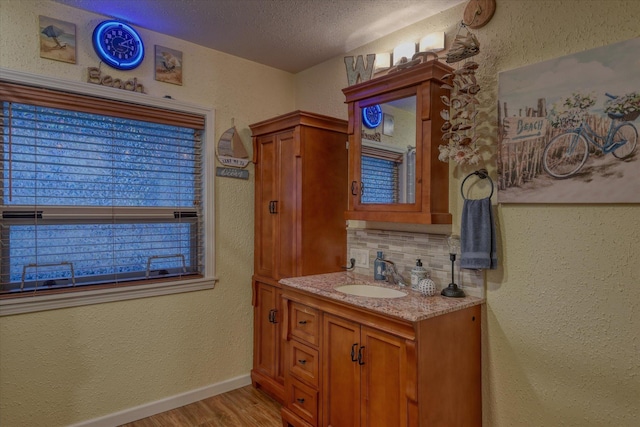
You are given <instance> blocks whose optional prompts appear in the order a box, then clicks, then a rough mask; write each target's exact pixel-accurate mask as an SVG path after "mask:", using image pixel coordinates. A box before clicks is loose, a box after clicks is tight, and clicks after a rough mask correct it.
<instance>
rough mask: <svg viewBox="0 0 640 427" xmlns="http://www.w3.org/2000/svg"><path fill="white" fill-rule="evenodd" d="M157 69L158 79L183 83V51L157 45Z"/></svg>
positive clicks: (172, 82) (177, 83)
mask: <svg viewBox="0 0 640 427" xmlns="http://www.w3.org/2000/svg"><path fill="white" fill-rule="evenodd" d="M155 70H156V77H155V79H156V80H158V81H160V82H165V83H171V84H174V85H182V52H180V51H178V50H174V49H169V48H168V47H164V46H158V45H156V51H155Z"/></svg>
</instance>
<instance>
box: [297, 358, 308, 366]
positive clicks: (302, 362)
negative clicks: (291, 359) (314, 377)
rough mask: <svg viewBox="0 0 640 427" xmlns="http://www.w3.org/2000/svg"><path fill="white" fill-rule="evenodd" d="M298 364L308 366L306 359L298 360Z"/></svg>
mask: <svg viewBox="0 0 640 427" xmlns="http://www.w3.org/2000/svg"><path fill="white" fill-rule="evenodd" d="M298 363H299V364H301V365H306V363H307V361H306V360H304V359H298Z"/></svg>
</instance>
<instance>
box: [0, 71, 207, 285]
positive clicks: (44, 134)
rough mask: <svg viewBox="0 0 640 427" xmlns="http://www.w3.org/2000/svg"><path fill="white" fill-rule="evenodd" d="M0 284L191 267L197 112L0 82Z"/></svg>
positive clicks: (196, 228) (198, 261)
mask: <svg viewBox="0 0 640 427" xmlns="http://www.w3.org/2000/svg"><path fill="white" fill-rule="evenodd" d="M0 102H2V117H1V118H2V128H1V130H2V142H3V144H2V145H3V161H2V187H1V191H2V216H3V218H2V227H1V234H0V239H1V242H2V246H1V249H0V250H1V254H0V255H1V258H0V261H1V263H0V277H1V288H0V292H1V293H2V294H4V295H5V296H11V295H19V294H21V293H25V292H34V291H35V292H38V293H41V292H61V291H69V290H74V289H79V288H86V287H88V286H92V287H94V288H95V287H96V286H122V285H131V284H137V283H148V282H149V281H153V280H163V279H168V278H170V279H171V280H176V279H180V278H193V277H194V276H197V275H201V274H202V273H203V270H204V265H203V246H204V244H203V240H204V226H203V220H202V218H203V212H202V148H201V139H202V138H201V136H202V131H203V130H204V119H203V118H202V117H200V116H197V115H190V114H185V113H179V112H173V111H166V110H161V109H158V108H154V107H145V106H140V105H134V104H126V103H121V102H117V101H111V100H104V99H99V98H92V97H86V96H82V95H76V94H67V93H64V92H57V91H51V90H44V89H38V88H32V87H28V86H21V85H14V84H7V83H2V82H0Z"/></svg>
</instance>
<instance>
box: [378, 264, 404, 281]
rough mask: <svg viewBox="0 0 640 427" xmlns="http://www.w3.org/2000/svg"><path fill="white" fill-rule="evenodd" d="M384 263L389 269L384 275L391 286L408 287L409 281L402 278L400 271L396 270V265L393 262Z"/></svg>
mask: <svg viewBox="0 0 640 427" xmlns="http://www.w3.org/2000/svg"><path fill="white" fill-rule="evenodd" d="M382 262H384V263H385V264H386V265H387V269H386V270H385V271H384V272H383V273H382V274H383V275H384V277H385V278H386V279H387V282H388V283H389V284H391V285H400V286H407V281H406V280H405V279H404V277H402V274H400V273H399V272H398V269H397V268H396V265H395V263H394V262H393V261H389V260H387V259H383V260H382Z"/></svg>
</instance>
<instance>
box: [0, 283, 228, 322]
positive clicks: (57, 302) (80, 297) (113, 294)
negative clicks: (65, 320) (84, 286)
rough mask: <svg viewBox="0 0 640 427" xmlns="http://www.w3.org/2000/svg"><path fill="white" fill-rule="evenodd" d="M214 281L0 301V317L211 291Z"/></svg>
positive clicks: (126, 287)
mask: <svg viewBox="0 0 640 427" xmlns="http://www.w3.org/2000/svg"><path fill="white" fill-rule="evenodd" d="M216 281H217V279H216V278H215V277H204V278H201V279H194V280H189V281H179V282H163V283H154V284H149V285H138V286H122V287H118V288H113V289H99V290H87V291H82V292H68V293H62V294H57V295H38V296H36V295H34V296H33V297H23V298H14V299H5V300H0V317H2V316H11V315H14V314H23V313H34V312H37V311H47V310H56V309H58V308H68V307H79V306H83V305H91V304H102V303H106V302H115V301H126V300H131V299H137V298H147V297H155V296H161V295H172V294H179V293H184V292H193V291H202V290H205V289H213V288H214V287H215V283H216Z"/></svg>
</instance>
